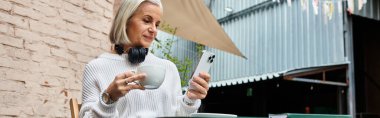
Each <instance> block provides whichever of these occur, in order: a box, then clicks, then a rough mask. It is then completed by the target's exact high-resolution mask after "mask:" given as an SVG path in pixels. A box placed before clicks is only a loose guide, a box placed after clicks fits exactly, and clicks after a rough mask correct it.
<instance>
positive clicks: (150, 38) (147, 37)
mask: <svg viewBox="0 0 380 118" xmlns="http://www.w3.org/2000/svg"><path fill="white" fill-rule="evenodd" d="M144 37H145V39H147V40H149V41H153V39H154V37H153V36H144Z"/></svg>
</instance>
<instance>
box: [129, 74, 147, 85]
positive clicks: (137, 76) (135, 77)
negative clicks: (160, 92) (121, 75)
mask: <svg viewBox="0 0 380 118" xmlns="http://www.w3.org/2000/svg"><path fill="white" fill-rule="evenodd" d="M145 77H146V74H145V73H140V74H135V75H133V76H130V77H128V78H126V79H125V83H131V82H135V81H143V80H144V79H145Z"/></svg>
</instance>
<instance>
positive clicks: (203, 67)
mask: <svg viewBox="0 0 380 118" xmlns="http://www.w3.org/2000/svg"><path fill="white" fill-rule="evenodd" d="M214 59H215V54H214V53H212V52H209V51H206V50H203V51H202V57H201V59H200V60H199V62H198V65H197V68H195V71H194V73H193V75H192V76H191V78H190V81H191V79H193V78H194V76H199V73H200V72H208V71H210V68H211V65H212V63H213V62H214ZM190 81H189V82H190ZM189 89H192V87H191V86H190V83H189Z"/></svg>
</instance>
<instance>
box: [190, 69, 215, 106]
mask: <svg viewBox="0 0 380 118" xmlns="http://www.w3.org/2000/svg"><path fill="white" fill-rule="evenodd" d="M210 80H211V77H210V74H208V73H204V72H201V73H200V74H199V76H195V77H194V78H193V79H191V81H190V82H189V84H190V85H189V86H192V89H188V90H187V92H186V95H187V97H188V98H189V99H192V100H195V99H204V98H205V97H206V95H207V91H208V89H209V86H208V83H209V81H210Z"/></svg>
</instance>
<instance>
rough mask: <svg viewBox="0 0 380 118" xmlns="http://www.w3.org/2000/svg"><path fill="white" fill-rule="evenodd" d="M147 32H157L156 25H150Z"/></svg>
mask: <svg viewBox="0 0 380 118" xmlns="http://www.w3.org/2000/svg"><path fill="white" fill-rule="evenodd" d="M149 32H151V33H157V27H156V25H153V26H151V27H150V28H149Z"/></svg>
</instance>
